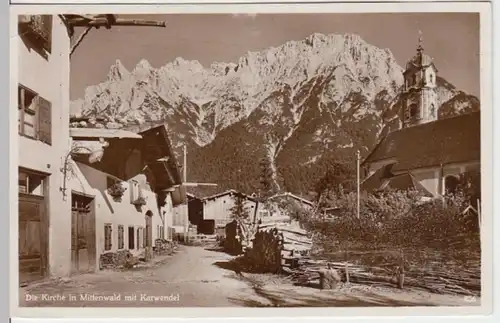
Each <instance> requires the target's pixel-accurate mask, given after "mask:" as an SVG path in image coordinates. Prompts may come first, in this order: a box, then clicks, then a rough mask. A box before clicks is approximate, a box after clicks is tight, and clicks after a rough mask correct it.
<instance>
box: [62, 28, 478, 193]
mask: <svg viewBox="0 0 500 323" xmlns="http://www.w3.org/2000/svg"><path fill="white" fill-rule="evenodd" d="M435 63H436V65H438V66H439V62H435ZM438 68H439V67H438ZM437 82H438V89H437V92H438V100H439V104H440V108H439V117H440V118H446V117H450V116H454V115H457V114H460V113H466V112H471V111H477V110H479V100H478V99H477V98H476V97H474V96H472V95H469V94H467V93H464V92H463V91H460V90H459V89H456V88H455V87H454V86H453V85H452V84H451V83H449V82H448V81H446V80H444V79H443V78H440V77H438V79H437ZM402 84H403V68H402V67H401V66H400V65H398V63H397V62H396V60H395V58H394V56H393V55H392V53H391V51H390V50H388V49H380V48H378V47H376V46H373V45H371V44H368V43H367V42H365V41H364V40H363V39H362V38H361V37H359V36H358V35H354V34H345V35H336V34H332V35H323V34H313V35H310V36H309V37H307V38H306V39H303V40H300V41H289V42H286V43H285V44H283V45H281V46H278V47H271V48H267V49H265V50H262V51H259V52H248V53H246V54H245V55H243V56H242V57H241V58H240V59H239V60H238V61H237V62H234V63H213V64H212V65H211V66H210V67H204V66H202V65H201V64H200V63H199V62H198V61H187V60H184V59H182V58H177V59H175V60H174V61H173V62H170V63H168V64H166V65H165V66H162V67H160V68H153V67H152V66H151V65H150V64H149V62H148V61H147V60H145V59H143V60H141V61H140V62H139V63H138V64H137V66H136V67H135V68H134V69H133V70H131V71H129V70H127V69H126V68H125V67H124V66H123V64H122V63H121V62H120V61H119V60H117V61H116V63H115V64H114V65H112V66H111V67H110V70H109V73H108V77H107V80H105V81H104V82H102V83H100V84H97V85H94V86H90V87H88V88H87V89H86V90H85V96H84V98H82V99H78V100H75V101H73V102H71V113H72V115H73V116H83V117H91V118H92V117H100V118H104V119H106V120H107V122H106V123H105V124H102V125H100V126H101V127H108V128H122V127H127V126H130V125H136V124H144V123H165V124H166V125H167V126H168V129H169V132H170V138H171V141H172V143H173V145H174V149H175V152H176V154H177V157H178V158H179V161H181V160H182V159H181V158H180V157H181V156H182V146H183V145H184V144H185V145H186V146H187V150H188V162H187V167H188V181H190V182H213V183H217V184H218V187H217V188H216V189H215V190H216V191H222V190H226V189H231V188H232V189H237V190H241V191H243V192H246V193H253V192H256V191H257V190H258V189H259V175H260V172H261V170H260V168H259V167H260V166H259V160H260V159H261V158H263V157H266V158H267V159H268V161H269V163H270V167H271V168H272V174H273V175H272V177H273V181H274V183H275V184H276V186H277V187H278V188H279V190H281V191H289V192H293V193H296V194H301V195H303V196H305V195H306V194H307V193H308V192H309V191H311V190H312V188H313V187H314V183H316V182H317V181H318V180H319V178H321V176H323V175H324V173H325V171H326V170H327V169H328V167H329V165H331V164H332V163H334V162H336V161H340V160H342V161H347V162H351V161H352V162H353V163H354V156H355V151H356V150H358V149H359V150H360V152H361V155H362V156H365V155H366V154H367V153H368V152H369V151H370V150H371V149H372V148H373V146H374V145H375V144H376V143H377V142H378V140H379V139H380V137H381V136H383V134H384V133H385V132H387V131H389V129H394V127H399V119H398V118H397V116H398V111H399V108H400V105H401V86H402ZM72 126H74V127H78V126H92V125H90V124H88V123H74V124H73V125H72ZM93 126H95V125H93ZM212 190H214V189H202V188H198V189H196V190H195V193H199V194H209V193H213V191H212Z"/></svg>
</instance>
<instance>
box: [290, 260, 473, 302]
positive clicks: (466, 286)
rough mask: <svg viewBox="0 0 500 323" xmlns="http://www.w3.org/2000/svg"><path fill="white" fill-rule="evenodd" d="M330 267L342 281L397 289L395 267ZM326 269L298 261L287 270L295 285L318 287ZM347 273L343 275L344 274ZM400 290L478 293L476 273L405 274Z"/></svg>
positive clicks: (324, 263) (337, 264)
mask: <svg viewBox="0 0 500 323" xmlns="http://www.w3.org/2000/svg"><path fill="white" fill-rule="evenodd" d="M329 264H330V267H331V268H333V269H335V270H337V271H338V272H339V273H341V275H342V276H343V279H344V281H346V280H347V281H349V282H351V283H357V284H363V285H370V286H387V287H397V286H398V271H397V269H398V267H397V266H393V267H387V268H381V267H364V266H361V265H355V264H351V263H346V262H342V263H341V262H329ZM326 267H327V261H326V260H312V259H308V258H302V259H301V260H299V264H298V266H297V267H296V268H294V269H290V270H287V273H289V274H290V276H291V278H292V279H293V280H294V281H295V282H296V283H297V284H299V285H315V284H318V283H319V272H320V271H321V270H322V269H324V268H326ZM346 273H347V274H346ZM404 286H405V287H413V288H419V289H424V290H427V291H430V292H433V293H439V294H459V295H469V296H478V295H480V293H481V279H480V276H479V273H471V272H467V273H463V274H460V275H458V274H451V273H446V272H444V271H441V272H439V271H433V270H408V271H406V272H405V274H404Z"/></svg>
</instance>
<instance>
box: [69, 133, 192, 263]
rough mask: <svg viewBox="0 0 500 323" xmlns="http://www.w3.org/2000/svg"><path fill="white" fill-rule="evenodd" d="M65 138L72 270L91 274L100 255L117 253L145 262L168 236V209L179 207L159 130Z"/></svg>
mask: <svg viewBox="0 0 500 323" xmlns="http://www.w3.org/2000/svg"><path fill="white" fill-rule="evenodd" d="M71 135H72V138H73V143H72V147H73V148H72V160H73V162H74V163H73V164H72V165H70V168H71V169H70V171H68V173H67V182H68V184H67V185H68V187H69V188H71V205H72V233H71V237H72V248H71V250H72V255H71V263H72V264H73V266H72V267H73V268H72V271H73V272H75V273H81V272H87V271H93V270H95V269H97V268H99V267H101V266H99V261H100V259H101V256H102V255H104V254H106V253H116V252H118V251H122V250H128V251H130V253H131V254H132V255H135V256H142V255H143V256H144V258H146V260H147V259H149V258H151V257H152V256H153V249H154V247H155V244H156V241H157V240H167V239H170V238H171V237H169V234H168V233H169V232H170V231H171V229H172V222H173V218H174V209H175V207H176V206H178V205H183V204H184V203H185V197H182V194H181V193H180V189H179V188H180V186H181V185H180V184H181V182H180V179H181V177H180V172H179V169H178V167H177V162H176V161H175V156H174V155H173V151H172V149H171V146H170V143H169V141H168V138H167V137H166V129H165V127H164V126H159V127H155V128H151V129H148V130H147V131H143V132H140V133H138V134H137V133H133V132H129V131H124V130H114V129H92V128H81V129H78V128H77V129H71ZM95 156H98V157H95ZM66 191H67V189H66ZM66 194H67V195H69V193H66Z"/></svg>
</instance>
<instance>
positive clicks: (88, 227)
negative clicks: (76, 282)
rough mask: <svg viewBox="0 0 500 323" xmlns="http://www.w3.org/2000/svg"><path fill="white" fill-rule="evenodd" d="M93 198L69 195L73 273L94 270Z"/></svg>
mask: <svg viewBox="0 0 500 323" xmlns="http://www.w3.org/2000/svg"><path fill="white" fill-rule="evenodd" d="M93 201H94V200H93V198H92V197H88V196H84V195H80V194H76V193H73V194H72V195H71V263H72V272H73V273H74V274H78V273H87V272H91V271H94V270H95V266H96V250H95V216H94V209H93Z"/></svg>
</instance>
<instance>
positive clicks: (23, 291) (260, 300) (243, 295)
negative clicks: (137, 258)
mask: <svg viewBox="0 0 500 323" xmlns="http://www.w3.org/2000/svg"><path fill="white" fill-rule="evenodd" d="M230 259H231V257H230V256H228V255H226V254H224V253H221V252H216V251H208V250H205V249H203V248H201V247H181V248H180V250H179V251H178V253H176V254H175V255H173V256H171V257H168V258H165V259H164V260H163V261H162V262H160V263H158V264H156V265H153V266H152V267H148V268H137V269H133V270H128V271H101V272H99V273H96V274H86V275H81V276H75V277H71V278H70V279H67V280H58V281H54V282H47V283H44V284H38V285H32V286H28V287H26V288H20V290H19V302H20V303H19V304H20V306H36V307H39V306H50V307H151V306H153V307H227V306H279V307H289V306H337V307H341V306H398V305H400V306H412V305H413V306H424V305H430V306H432V305H446V306H453V305H462V306H463V305H479V299H476V300H470V299H464V298H463V297H461V296H457V297H455V296H446V295H433V294H430V293H426V292H416V291H398V290H387V289H375V288H369V289H368V288H366V287H363V286H350V287H349V288H345V287H344V288H341V289H339V290H335V291H320V290H317V289H313V288H306V287H297V286H293V285H292V284H291V283H289V282H286V281H284V280H283V279H282V278H279V277H277V276H273V275H250V274H246V273H243V274H240V273H236V272H234V271H232V270H227V269H223V268H221V267H224V266H220V264H224V263H225V262H227V261H229V260H230Z"/></svg>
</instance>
